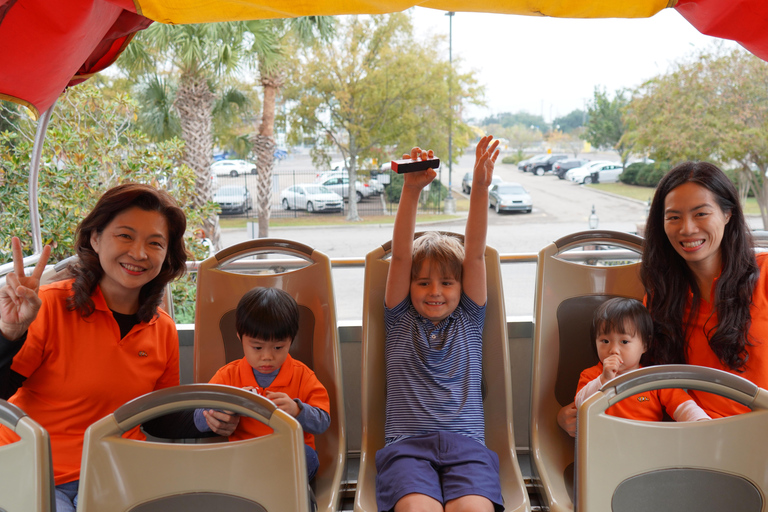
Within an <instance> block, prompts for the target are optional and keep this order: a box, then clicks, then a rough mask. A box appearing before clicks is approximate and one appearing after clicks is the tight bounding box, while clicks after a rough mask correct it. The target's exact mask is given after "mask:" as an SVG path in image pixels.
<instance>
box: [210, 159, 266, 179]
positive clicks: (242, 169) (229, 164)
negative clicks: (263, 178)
mask: <svg viewBox="0 0 768 512" xmlns="http://www.w3.org/2000/svg"><path fill="white" fill-rule="evenodd" d="M211 171H213V172H214V174H216V175H218V176H232V177H233V178H237V177H238V176H239V175H241V174H248V173H251V174H256V172H257V171H256V164H254V163H251V162H248V161H246V160H219V161H218V162H214V163H213V165H211Z"/></svg>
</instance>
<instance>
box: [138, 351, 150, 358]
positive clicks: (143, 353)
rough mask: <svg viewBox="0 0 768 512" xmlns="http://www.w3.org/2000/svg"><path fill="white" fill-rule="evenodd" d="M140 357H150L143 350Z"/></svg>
mask: <svg viewBox="0 0 768 512" xmlns="http://www.w3.org/2000/svg"><path fill="white" fill-rule="evenodd" d="M139 357H149V354H147V353H146V352H144V351H143V350H139Z"/></svg>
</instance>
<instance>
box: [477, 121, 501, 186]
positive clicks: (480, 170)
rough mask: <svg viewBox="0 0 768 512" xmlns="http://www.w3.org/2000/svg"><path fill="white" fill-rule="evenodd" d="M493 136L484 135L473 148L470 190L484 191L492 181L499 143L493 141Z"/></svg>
mask: <svg viewBox="0 0 768 512" xmlns="http://www.w3.org/2000/svg"><path fill="white" fill-rule="evenodd" d="M492 140H493V135H486V136H485V137H483V138H482V139H480V142H478V143H477V148H475V169H474V173H473V175H472V188H473V189H474V188H475V187H476V186H477V187H483V186H484V187H485V190H487V189H488V187H490V186H491V180H492V179H493V168H494V166H495V164H496V158H498V156H499V150H498V149H497V148H498V146H499V141H498V140H495V141H493V144H490V142H491V141H492ZM489 144H490V147H489V146H488V145H489Z"/></svg>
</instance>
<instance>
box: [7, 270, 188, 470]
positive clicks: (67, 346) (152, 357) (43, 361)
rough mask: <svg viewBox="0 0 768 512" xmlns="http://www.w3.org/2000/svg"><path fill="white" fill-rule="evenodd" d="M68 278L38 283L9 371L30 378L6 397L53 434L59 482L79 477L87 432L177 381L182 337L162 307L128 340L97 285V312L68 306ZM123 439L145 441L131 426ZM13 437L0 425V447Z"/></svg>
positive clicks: (54, 457) (139, 325)
mask: <svg viewBox="0 0 768 512" xmlns="http://www.w3.org/2000/svg"><path fill="white" fill-rule="evenodd" d="M72 281H73V280H66V281H60V282H57V283H53V284H50V285H46V286H41V287H40V298H41V299H42V302H43V303H42V307H41V308H40V312H39V313H38V315H37V318H36V319H35V321H34V322H32V325H31V326H30V327H29V331H28V333H27V339H26V341H25V342H24V346H23V347H22V348H21V350H20V351H19V353H18V354H16V357H14V359H13V364H12V366H11V368H12V369H13V370H14V371H16V372H18V373H20V374H21V375H23V376H25V377H26V378H27V380H25V381H24V384H23V385H22V387H21V388H19V390H18V391H17V392H16V393H15V394H14V395H13V396H12V397H11V398H10V399H9V400H8V401H9V402H11V403H13V404H15V405H17V406H18V407H20V408H21V409H22V410H24V411H25V412H26V413H27V414H28V415H29V416H30V417H31V418H32V419H34V420H35V421H37V422H38V423H40V424H41V425H42V426H43V427H44V428H45V429H46V430H47V431H48V433H49V434H50V438H51V451H52V455H53V471H54V479H55V483H56V485H60V484H63V483H66V482H71V481H73V480H78V479H79V478H80V460H81V457H82V450H83V436H84V434H85V430H86V429H87V428H88V427H89V426H90V425H91V424H92V423H94V422H95V421H97V420H99V419H101V418H103V417H104V416H106V415H108V414H111V413H112V412H114V411H115V409H117V408H118V407H120V406H121V405H123V404H125V403H126V402H128V401H130V400H133V399H134V398H137V397H139V396H141V395H144V394H145V393H149V392H150V391H154V390H157V389H162V388H166V387H170V386H177V385H178V384H179V338H178V334H177V333H176V325H175V324H174V322H173V320H172V319H171V317H170V316H168V315H167V314H166V313H165V312H164V311H162V310H159V316H156V317H155V318H153V319H152V320H151V321H150V322H149V323H143V322H142V323H139V324H137V325H135V326H134V327H133V329H131V332H129V333H128V334H127V335H126V336H125V338H123V339H121V338H120V328H119V327H118V325H117V322H116V321H115V319H114V317H113V316H112V312H111V311H110V310H109V308H108V307H107V303H106V302H105V300H104V296H103V295H102V294H101V289H99V288H97V289H96V291H95V292H94V294H93V296H92V299H93V302H94V305H95V310H94V312H93V314H92V315H90V316H88V317H86V318H83V317H82V316H80V313H78V312H77V311H69V310H68V309H67V304H66V299H67V297H69V296H70V295H71V287H72ZM124 437H130V438H133V439H144V438H145V437H144V435H143V434H142V433H141V432H140V431H139V428H138V427H137V428H135V429H133V430H131V431H130V432H128V433H126V434H125V436H124ZM17 439H18V437H17V436H16V434H15V433H13V432H12V431H11V430H9V429H6V428H0V444H8V443H10V442H13V441H14V440H17Z"/></svg>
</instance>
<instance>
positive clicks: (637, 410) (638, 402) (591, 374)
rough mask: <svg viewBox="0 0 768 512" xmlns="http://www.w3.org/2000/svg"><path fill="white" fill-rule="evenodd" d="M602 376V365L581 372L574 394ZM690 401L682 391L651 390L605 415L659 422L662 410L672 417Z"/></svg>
mask: <svg viewBox="0 0 768 512" xmlns="http://www.w3.org/2000/svg"><path fill="white" fill-rule="evenodd" d="M602 374H603V363H597V364H596V365H595V366H593V367H591V368H587V369H586V370H584V371H583V372H581V376H580V377H579V385H578V387H577V388H576V393H577V394H578V392H579V391H581V388H583V387H584V386H586V385H587V384H589V383H590V382H592V381H593V380H595V379H596V378H597V377H599V376H600V375H602ZM690 399H691V397H690V396H688V395H687V394H686V392H685V391H683V390H682V389H675V388H670V389H652V390H650V391H643V392H642V393H638V394H636V395H632V396H630V397H627V398H625V399H624V400H622V401H620V402H618V403H616V404H614V405H612V406H610V407H609V408H607V409H606V410H605V413H606V414H609V415H611V416H616V417H619V418H627V419H630V420H639V421H661V420H662V418H663V416H664V411H663V410H662V408H664V409H666V411H667V414H669V416H670V417H673V416H674V414H675V411H676V410H677V408H678V407H679V406H680V404H682V403H684V402H687V401H688V400H690Z"/></svg>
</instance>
